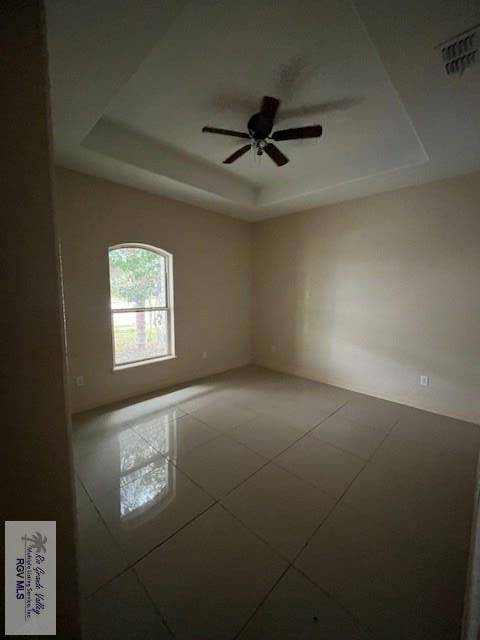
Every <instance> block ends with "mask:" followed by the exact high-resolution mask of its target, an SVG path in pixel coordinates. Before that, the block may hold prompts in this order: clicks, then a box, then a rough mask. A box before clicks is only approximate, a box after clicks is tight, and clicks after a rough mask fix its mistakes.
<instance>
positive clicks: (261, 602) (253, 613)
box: [232, 564, 292, 640]
mask: <svg viewBox="0 0 480 640" xmlns="http://www.w3.org/2000/svg"><path fill="white" fill-rule="evenodd" d="M291 566H292V565H290V564H287V566H286V567H285V569H284V570H283V572H282V573H281V574H280V576H279V578H278V579H277V580H276V581H275V582H274V583H273V585H272V587H271V588H270V589H269V590H268V591H267V593H266V594H265V596H264V597H263V598H262V599H261V600H260V602H259V603H258V605H257V606H256V607H255V609H254V610H253V612H252V613H251V615H250V616H249V617H248V618H247V620H246V621H245V623H244V624H243V625H242V626H241V627H240V629H239V631H238V632H237V633H236V634H235V635H234V636H233V638H232V640H237V638H239V637H240V635H241V634H242V633H243V632H244V630H245V629H246V627H248V625H249V624H250V621H251V620H253V618H254V617H255V616H256V614H257V611H259V610H260V609H261V607H262V606H263V604H264V602H265V601H266V600H267V599H268V597H269V596H270V594H271V593H272V591H273V590H274V589H275V587H276V586H277V585H278V583H279V582H280V581H281V580H282V578H283V577H284V576H285V574H286V573H287V571H288V570H289V569H290V567H291Z"/></svg>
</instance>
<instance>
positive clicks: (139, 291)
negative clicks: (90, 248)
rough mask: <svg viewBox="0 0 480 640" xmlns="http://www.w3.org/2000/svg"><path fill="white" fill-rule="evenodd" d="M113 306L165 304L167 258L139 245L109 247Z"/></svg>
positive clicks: (154, 305)
mask: <svg viewBox="0 0 480 640" xmlns="http://www.w3.org/2000/svg"><path fill="white" fill-rule="evenodd" d="M109 262H110V289H111V294H112V299H111V305H112V309H130V308H139V307H165V306H166V305H167V296H166V287H165V284H166V258H165V256H162V255H160V254H159V253H156V252H155V251H149V250H148V249H141V248H139V247H122V248H120V249H111V250H110V251H109Z"/></svg>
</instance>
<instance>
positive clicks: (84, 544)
mask: <svg viewBox="0 0 480 640" xmlns="http://www.w3.org/2000/svg"><path fill="white" fill-rule="evenodd" d="M78 548H79V567H80V590H81V592H82V594H83V595H85V596H86V595H89V594H91V593H93V592H94V591H96V590H97V589H99V588H100V587H101V586H102V585H104V584H105V583H106V582H108V581H109V580H111V579H112V578H114V577H115V576H116V575H118V574H119V573H120V572H121V571H123V570H124V569H125V568H126V567H127V565H128V562H127V558H126V556H125V554H124V553H123V552H122V551H121V549H120V548H119V547H118V545H117V544H116V542H115V540H114V539H113V538H112V536H111V534H110V532H109V531H108V529H107V528H106V526H105V524H104V523H103V522H102V519H101V518H100V516H99V515H98V513H97V511H96V509H95V507H94V505H93V504H90V505H87V506H85V507H83V508H82V509H81V511H80V512H79V514H78Z"/></svg>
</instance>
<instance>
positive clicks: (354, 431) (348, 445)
mask: <svg viewBox="0 0 480 640" xmlns="http://www.w3.org/2000/svg"><path fill="white" fill-rule="evenodd" d="M311 435H312V436H314V437H315V438H319V439H320V440H323V441H324V442H328V443H329V444H332V445H334V446H335V447H338V448H339V449H343V450H344V451H348V452H349V453H353V454H354V455H357V456H359V457H360V458H365V459H366V460H368V458H370V456H371V455H372V454H373V452H374V451H375V449H376V448H377V447H378V445H379V444H380V443H381V442H382V440H383V439H384V438H385V434H384V433H383V431H381V430H380V429H374V428H373V427H368V426H367V425H363V424H360V423H359V422H352V421H351V420H346V419H345V418H342V417H341V416H339V415H338V414H334V415H333V416H330V417H329V418H327V419H326V420H325V421H324V422H322V423H321V424H320V425H319V426H318V427H316V428H315V429H314V430H313V431H312V432H311Z"/></svg>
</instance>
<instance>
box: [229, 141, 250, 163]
mask: <svg viewBox="0 0 480 640" xmlns="http://www.w3.org/2000/svg"><path fill="white" fill-rule="evenodd" d="M251 148H252V145H251V144H246V145H245V146H244V147H240V149H237V151H235V153H232V155H231V156H228V158H226V159H225V160H224V161H223V164H232V162H235V160H238V159H239V158H241V157H242V156H243V154H244V153H247V151H250V149H251Z"/></svg>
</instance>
